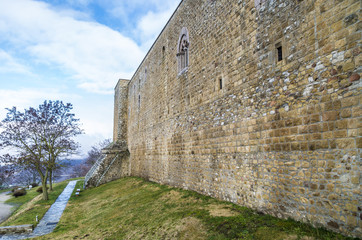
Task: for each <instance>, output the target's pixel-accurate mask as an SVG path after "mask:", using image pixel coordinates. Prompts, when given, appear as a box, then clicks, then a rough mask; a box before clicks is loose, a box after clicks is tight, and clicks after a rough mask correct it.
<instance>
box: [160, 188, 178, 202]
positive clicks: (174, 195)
mask: <svg viewBox="0 0 362 240" xmlns="http://www.w3.org/2000/svg"><path fill="white" fill-rule="evenodd" d="M181 197H182V194H181V193H180V192H177V191H174V190H172V191H170V192H167V193H166V194H165V195H163V196H162V198H161V200H171V201H179V200H180V199H181Z"/></svg>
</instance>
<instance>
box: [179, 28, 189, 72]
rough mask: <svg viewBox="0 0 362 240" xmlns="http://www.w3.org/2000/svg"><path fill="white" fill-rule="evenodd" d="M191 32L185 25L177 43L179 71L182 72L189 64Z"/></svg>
mask: <svg viewBox="0 0 362 240" xmlns="http://www.w3.org/2000/svg"><path fill="white" fill-rule="evenodd" d="M189 46H190V41H189V33H188V31H187V28H185V27H183V28H182V30H181V33H180V37H179V40H178V44H177V54H176V56H177V64H178V72H179V73H181V72H182V71H183V70H184V69H186V68H187V67H188V65H189Z"/></svg>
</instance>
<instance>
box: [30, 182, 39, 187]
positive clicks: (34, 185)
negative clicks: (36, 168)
mask: <svg viewBox="0 0 362 240" xmlns="http://www.w3.org/2000/svg"><path fill="white" fill-rule="evenodd" d="M30 185H31V187H33V188H34V187H37V186H39V184H37V183H35V182H34V183H32V184H30Z"/></svg>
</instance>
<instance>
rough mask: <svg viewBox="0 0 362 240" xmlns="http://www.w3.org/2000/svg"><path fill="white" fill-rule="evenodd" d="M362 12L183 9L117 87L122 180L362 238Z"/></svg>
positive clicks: (239, 5)
mask: <svg viewBox="0 0 362 240" xmlns="http://www.w3.org/2000/svg"><path fill="white" fill-rule="evenodd" d="M361 4H362V2H361V1H360V0H283V1H282V0H255V1H249V0H227V1H226V0H218V1H215V0H183V1H182V2H181V4H180V5H179V7H178V9H177V10H176V11H175V13H174V14H173V16H172V17H171V19H170V20H169V22H168V23H167V25H166V26H165V28H164V29H163V31H162V32H161V34H160V35H159V37H158V39H157V40H156V42H155V43H154V44H153V46H152V48H151V49H150V50H149V52H148V54H147V55H146V57H145V58H144V60H143V62H142V63H141V65H140V66H139V67H138V69H137V71H136V72H135V74H134V76H133V77H132V79H131V81H130V82H127V81H125V80H121V81H120V82H119V83H118V85H117V87H116V95H115V130H114V140H115V142H123V143H124V144H126V145H127V149H128V151H129V153H130V156H129V159H128V160H127V163H125V164H128V167H125V168H123V169H125V170H121V169H119V171H121V172H122V171H126V172H124V174H123V175H128V174H129V175H133V176H141V177H144V178H147V179H150V180H151V181H155V182H159V183H163V184H169V185H172V186H177V187H182V188H185V189H190V190H194V191H197V192H200V193H203V194H207V195H210V196H213V197H216V198H220V199H223V200H227V201H231V202H234V203H236V204H240V205H244V206H248V207H251V208H253V209H257V210H258V211H262V212H265V213H268V214H272V215H275V216H278V217H281V218H287V217H291V218H294V219H296V220H300V221H303V222H310V223H312V224H313V225H315V226H324V227H326V228H328V229H331V230H333V231H337V232H341V233H343V234H346V235H351V236H357V237H362V213H361V208H362V206H361V199H362V196H361V162H360V155H361V145H362V140H361V139H362V138H361V112H362V110H361V105H360V101H361V94H360V93H361V81H360V74H361V61H362V55H361V54H360V52H361V29H362V24H361V21H360V17H361ZM119 89H123V90H125V89H126V90H127V94H125V93H124V92H123V93H120V91H119ZM121 92H122V91H121ZM120 129H121V130H120ZM122 129H123V130H122Z"/></svg>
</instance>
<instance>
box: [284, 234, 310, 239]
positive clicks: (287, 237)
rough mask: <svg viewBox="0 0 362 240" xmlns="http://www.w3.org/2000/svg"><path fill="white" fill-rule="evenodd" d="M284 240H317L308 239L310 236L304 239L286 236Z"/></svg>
mask: <svg viewBox="0 0 362 240" xmlns="http://www.w3.org/2000/svg"><path fill="white" fill-rule="evenodd" d="M283 240H315V238H314V237H308V236H304V237H302V238H299V237H298V236H297V235H289V236H286V237H285V238H283Z"/></svg>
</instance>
